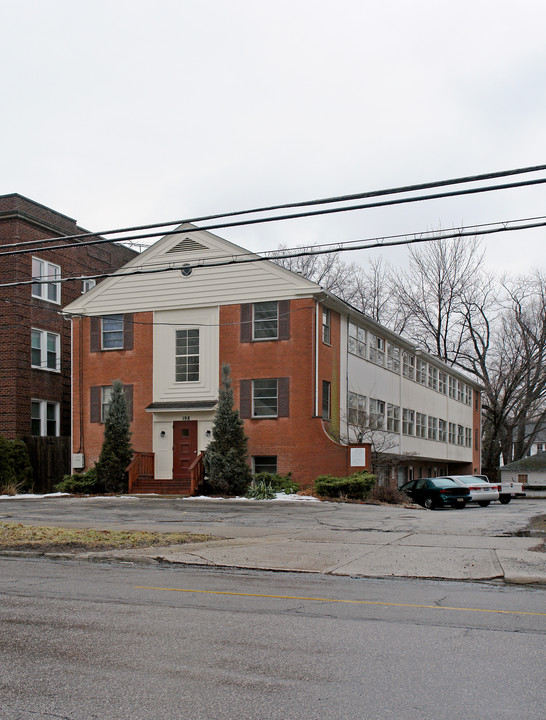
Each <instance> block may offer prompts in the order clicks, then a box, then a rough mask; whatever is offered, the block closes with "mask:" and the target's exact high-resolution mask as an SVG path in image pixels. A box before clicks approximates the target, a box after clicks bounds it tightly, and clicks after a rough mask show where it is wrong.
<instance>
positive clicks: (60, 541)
mask: <svg viewBox="0 0 546 720" xmlns="http://www.w3.org/2000/svg"><path fill="white" fill-rule="evenodd" d="M211 539H212V538H211V536H210V535H199V534H194V533H175V532H173V533H158V532H147V531H142V530H93V529H88V528H62V527H39V526H36V525H21V524H20V523H4V522H0V550H39V551H41V552H53V551H60V552H70V551H79V550H127V549H131V548H142V547H159V546H165V545H182V544H185V543H194V542H206V541H207V540H211ZM216 539H217V538H216Z"/></svg>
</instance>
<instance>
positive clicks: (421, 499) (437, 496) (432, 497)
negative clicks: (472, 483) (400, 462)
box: [400, 478, 470, 510]
mask: <svg viewBox="0 0 546 720" xmlns="http://www.w3.org/2000/svg"><path fill="white" fill-rule="evenodd" d="M400 490H402V492H405V493H406V495H409V496H410V498H411V499H412V500H413V501H414V502H416V503H417V504H418V505H422V506H423V507H426V508H428V509H429V510H433V509H434V508H439V507H446V506H448V507H454V508H464V506H465V505H466V503H467V502H468V500H469V499H470V498H469V495H470V490H469V489H468V488H466V487H461V486H460V485H457V483H456V482H455V481H454V480H450V479H449V478H420V479H419V480H411V481H410V482H407V483H406V484H405V485H402V487H401V488H400Z"/></svg>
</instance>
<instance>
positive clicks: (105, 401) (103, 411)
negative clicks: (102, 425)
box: [100, 385, 114, 422]
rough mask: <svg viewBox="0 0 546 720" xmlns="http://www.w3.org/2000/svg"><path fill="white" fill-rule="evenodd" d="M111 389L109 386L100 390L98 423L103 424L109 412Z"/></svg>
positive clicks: (104, 386)
mask: <svg viewBox="0 0 546 720" xmlns="http://www.w3.org/2000/svg"><path fill="white" fill-rule="evenodd" d="M113 389H114V388H113V387H112V386H111V385H103V386H102V387H101V389H100V421H101V422H104V421H105V420H106V418H107V416H108V411H109V410H110V403H111V401H112V392H113Z"/></svg>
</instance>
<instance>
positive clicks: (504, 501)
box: [499, 495, 512, 505]
mask: <svg viewBox="0 0 546 720" xmlns="http://www.w3.org/2000/svg"><path fill="white" fill-rule="evenodd" d="M511 499H512V498H511V497H510V495H501V496H500V497H499V502H500V503H501V505H508V503H509V502H510V500H511Z"/></svg>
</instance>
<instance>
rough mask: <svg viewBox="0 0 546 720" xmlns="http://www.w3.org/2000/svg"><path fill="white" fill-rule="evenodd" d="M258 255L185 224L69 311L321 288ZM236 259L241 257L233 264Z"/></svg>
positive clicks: (249, 298) (225, 301)
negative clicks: (261, 258) (260, 258)
mask: <svg viewBox="0 0 546 720" xmlns="http://www.w3.org/2000/svg"><path fill="white" fill-rule="evenodd" d="M258 257H259V256H257V255H255V254H253V253H250V252H249V251H248V250H245V249H244V248H241V247H239V246H237V245H234V244H233V243H230V242H228V241H227V240H223V239H222V238H220V237H218V236H216V235H213V234H212V233H209V232H206V231H205V230H198V231H195V230H194V228H193V227H192V226H191V225H181V226H180V227H179V228H177V230H176V232H175V233H174V234H173V235H166V236H164V237H163V238H161V239H160V240H158V241H157V242H156V243H154V245H152V246H151V247H149V248H148V249H147V250H145V251H144V252H143V253H142V254H141V255H139V256H138V257H136V258H134V259H133V260H131V261H130V262H129V263H127V265H124V267H123V268H122V269H121V270H118V271H117V272H116V273H115V275H114V276H113V277H111V278H108V279H106V280H104V281H103V282H101V283H100V284H99V285H97V286H96V287H95V288H93V290H91V291H89V292H88V293H85V294H84V295H82V296H81V297H80V298H78V299H77V300H75V301H74V302H72V303H70V305H68V306H67V307H66V308H65V310H66V311H67V312H69V313H78V314H82V315H105V314H108V313H124V312H143V311H147V310H171V309H176V308H181V307H187V308H190V307H207V306H211V305H231V304H238V303H244V302H255V301H261V300H283V299H288V298H293V297H298V296H306V295H310V294H313V293H316V292H317V291H319V290H320V288H319V286H318V285H317V284H316V283H313V282H311V281H310V280H307V279H305V278H304V277H302V276H300V275H297V274H296V273H293V272H290V271H289V270H285V269H284V268H282V267H280V266H279V265H277V264H276V263H273V262H270V261H264V260H258ZM234 259H237V261H238V262H237V263H235V264H233V263H232V264H228V263H230V262H231V261H232V260H234ZM254 259H256V260H257V261H256V262H254ZM129 273H131V274H129ZM124 275H125V277H124Z"/></svg>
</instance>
